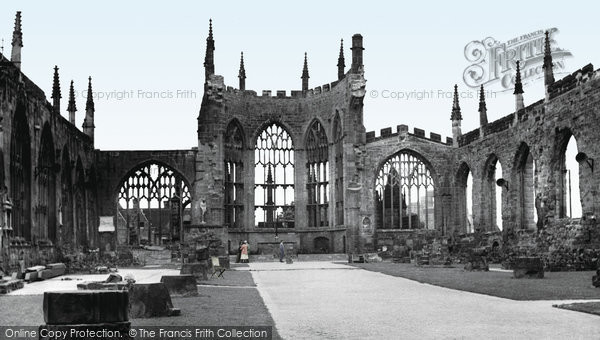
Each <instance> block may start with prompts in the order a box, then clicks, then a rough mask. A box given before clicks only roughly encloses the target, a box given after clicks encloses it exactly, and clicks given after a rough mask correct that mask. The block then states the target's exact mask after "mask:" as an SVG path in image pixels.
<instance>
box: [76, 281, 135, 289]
mask: <svg viewBox="0 0 600 340" xmlns="http://www.w3.org/2000/svg"><path fill="white" fill-rule="evenodd" d="M127 288H128V285H127V282H123V281H121V282H108V283H107V282H102V281H100V282H99V281H85V282H82V283H78V284H77V289H78V290H127Z"/></svg>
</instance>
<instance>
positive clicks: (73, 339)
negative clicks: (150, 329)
mask: <svg viewBox="0 0 600 340" xmlns="http://www.w3.org/2000/svg"><path fill="white" fill-rule="evenodd" d="M130 329H131V323H130V322H129V321H123V322H113V323H100V324H77V325H43V326H40V327H39V328H38V330H39V331H40V332H41V331H42V330H44V332H42V333H40V334H51V333H49V331H52V332H53V333H54V334H58V333H57V332H60V334H66V336H65V337H61V338H60V339H64V340H80V339H103V340H132V339H133V338H132V337H131V336H130V335H129V330H130ZM65 332H66V333H65ZM39 339H40V340H55V339H57V338H56V337H51V338H50V337H42V336H41V335H40V337H39Z"/></svg>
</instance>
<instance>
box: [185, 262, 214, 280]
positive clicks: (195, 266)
mask: <svg viewBox="0 0 600 340" xmlns="http://www.w3.org/2000/svg"><path fill="white" fill-rule="evenodd" d="M179 274H181V275H194V276H195V277H196V279H197V280H204V281H206V280H208V263H207V262H195V263H184V264H183V266H181V271H180V272H179Z"/></svg>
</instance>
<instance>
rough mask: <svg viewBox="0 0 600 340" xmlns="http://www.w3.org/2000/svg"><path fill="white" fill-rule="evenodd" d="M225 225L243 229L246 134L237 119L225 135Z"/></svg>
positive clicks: (229, 126) (230, 124) (232, 121)
mask: <svg viewBox="0 0 600 340" xmlns="http://www.w3.org/2000/svg"><path fill="white" fill-rule="evenodd" d="M223 147H224V174H225V177H224V181H223V182H224V186H225V201H224V207H225V216H224V217H225V225H226V226H228V227H230V228H241V227H242V226H243V220H244V175H245V171H244V150H245V148H246V141H245V134H244V129H243V128H242V125H241V124H240V122H239V121H238V120H237V119H235V118H234V119H232V120H231V121H230V122H229V124H227V128H226V129H225V132H224V135H223Z"/></svg>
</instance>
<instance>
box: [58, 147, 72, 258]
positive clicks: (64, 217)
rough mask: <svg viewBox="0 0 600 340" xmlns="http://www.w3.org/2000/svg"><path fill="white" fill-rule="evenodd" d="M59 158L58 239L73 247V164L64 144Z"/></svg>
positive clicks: (68, 246)
mask: <svg viewBox="0 0 600 340" xmlns="http://www.w3.org/2000/svg"><path fill="white" fill-rule="evenodd" d="M61 153H62V160H61V167H60V170H61V175H60V182H61V203H60V204H61V208H60V218H59V223H61V225H62V227H61V229H60V230H61V234H60V235H59V237H58V239H59V241H60V242H61V244H63V245H64V246H65V247H67V248H70V247H73V245H74V243H75V230H74V220H73V174H72V170H73V165H72V163H71V158H70V156H69V148H68V147H67V146H66V145H65V147H64V148H63V149H62V152H61Z"/></svg>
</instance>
